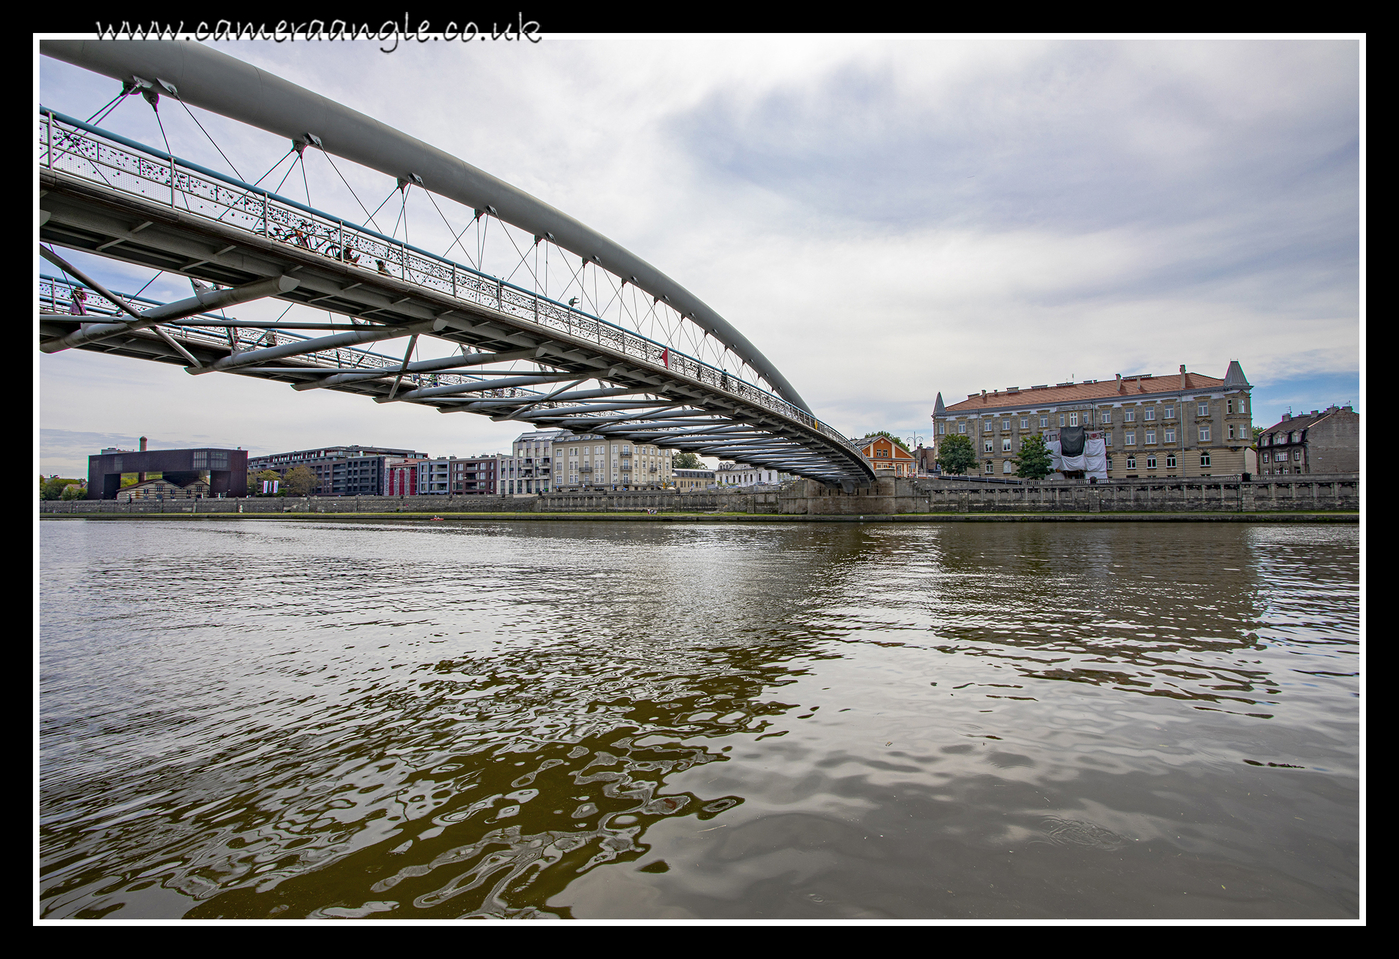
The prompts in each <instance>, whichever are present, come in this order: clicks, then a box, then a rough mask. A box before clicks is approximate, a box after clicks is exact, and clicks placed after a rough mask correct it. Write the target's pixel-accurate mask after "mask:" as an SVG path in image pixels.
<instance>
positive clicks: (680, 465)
mask: <svg viewBox="0 0 1399 959" xmlns="http://www.w3.org/2000/svg"><path fill="white" fill-rule="evenodd" d="M670 465H671V468H672V469H678V470H702V469H704V461H703V460H701V459H700V458H699V457H698V456H696V455H695V454H694V453H677V454H676V455H675V456H674V458H672V459H671V461H670Z"/></svg>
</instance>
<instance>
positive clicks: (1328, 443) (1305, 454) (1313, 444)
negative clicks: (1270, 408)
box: [1258, 406, 1360, 476]
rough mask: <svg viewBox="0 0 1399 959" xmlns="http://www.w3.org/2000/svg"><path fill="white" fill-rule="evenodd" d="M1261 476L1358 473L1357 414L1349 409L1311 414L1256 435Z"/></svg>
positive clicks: (1288, 418)
mask: <svg viewBox="0 0 1399 959" xmlns="http://www.w3.org/2000/svg"><path fill="white" fill-rule="evenodd" d="M1258 472H1259V475H1261V476H1289V475H1294V474H1297V473H1358V472H1360V414H1359V413H1357V412H1355V410H1354V409H1353V408H1351V407H1349V406H1333V407H1331V408H1330V409H1325V410H1312V411H1311V412H1310V413H1307V414H1304V415H1302V416H1292V415H1291V414H1283V417H1282V420H1281V421H1279V422H1278V423H1277V424H1275V425H1273V426H1270V427H1268V428H1267V429H1266V430H1264V431H1263V432H1262V433H1260V434H1259V435H1258Z"/></svg>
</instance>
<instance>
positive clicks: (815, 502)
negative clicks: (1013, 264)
mask: <svg viewBox="0 0 1399 959" xmlns="http://www.w3.org/2000/svg"><path fill="white" fill-rule="evenodd" d="M800 485H801V486H803V487H804V488H800V489H793V490H792V492H791V493H788V492H787V491H785V490H784V495H783V498H782V502H781V505H782V512H784V513H797V514H805V515H808V516H821V515H838V516H849V515H852V514H853V515H861V514H862V515H885V516H889V515H897V514H901V513H1202V512H1208V513H1220V512H1231V513H1252V512H1318V511H1328V510H1345V511H1352V510H1359V509H1360V479H1359V476H1358V475H1356V474H1354V473H1349V474H1337V475H1318V474H1305V475H1302V476H1296V477H1292V476H1272V477H1264V478H1255V479H1250V480H1247V481H1245V480H1243V479H1241V478H1240V477H1238V476H1232V477H1230V476H1219V477H1210V476H1204V477H1191V478H1183V479H1156V480H1115V481H1109V482H1106V483H1084V482H1068V483H1066V482H1062V481H1060V482H1053V481H1047V480H1046V481H1033V480H1028V481H1026V482H1024V483H985V482H976V481H974V480H967V479H925V478H897V477H887V478H881V479H878V480H876V481H875V483H874V485H873V486H871V487H869V488H868V489H864V490H856V491H855V492H854V493H844V492H842V491H841V490H832V489H827V488H826V487H823V486H822V485H821V484H819V483H816V482H813V481H810V480H806V481H803V484H800Z"/></svg>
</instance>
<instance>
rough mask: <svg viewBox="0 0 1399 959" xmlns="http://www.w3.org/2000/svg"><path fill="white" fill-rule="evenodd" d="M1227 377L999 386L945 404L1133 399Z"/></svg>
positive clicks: (1010, 405)
mask: <svg viewBox="0 0 1399 959" xmlns="http://www.w3.org/2000/svg"><path fill="white" fill-rule="evenodd" d="M1223 386H1224V381H1223V380H1221V379H1219V378H1217V377H1214V376H1204V375H1203V374H1200V373H1186V374H1185V386H1184V387H1182V386H1181V374H1179V373H1171V374H1168V375H1166V376H1130V377H1124V378H1123V379H1122V386H1121V392H1120V393H1119V392H1118V383H1117V378H1116V377H1114V378H1113V379H1110V380H1097V381H1096V382H1084V383H1070V384H1067V385H1059V386H1036V387H1031V388H1029V389H1024V390H997V391H996V392H994V393H987V394H985V395H981V394H977V395H975V396H969V397H967V398H966V399H965V400H963V401H962V402H960V403H953V404H952V405H951V406H949V407H946V410H947V413H948V414H957V413H980V412H982V411H986V412H991V411H994V410H1028V409H1035V408H1037V407H1041V406H1052V405H1055V404H1058V403H1087V402H1092V401H1094V400H1130V399H1133V398H1135V397H1145V396H1150V395H1151V394H1153V393H1157V394H1159V393H1179V392H1181V391H1182V389H1183V390H1184V391H1185V392H1187V393H1188V392H1191V391H1197V390H1217V389H1220V388H1222V387H1223Z"/></svg>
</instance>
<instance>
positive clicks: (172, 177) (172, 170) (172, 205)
mask: <svg viewBox="0 0 1399 959" xmlns="http://www.w3.org/2000/svg"><path fill="white" fill-rule="evenodd" d="M170 209H172V210H173V209H175V154H173V153H172V154H170Z"/></svg>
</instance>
